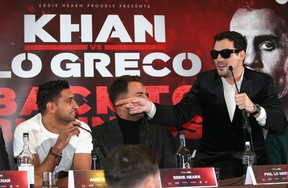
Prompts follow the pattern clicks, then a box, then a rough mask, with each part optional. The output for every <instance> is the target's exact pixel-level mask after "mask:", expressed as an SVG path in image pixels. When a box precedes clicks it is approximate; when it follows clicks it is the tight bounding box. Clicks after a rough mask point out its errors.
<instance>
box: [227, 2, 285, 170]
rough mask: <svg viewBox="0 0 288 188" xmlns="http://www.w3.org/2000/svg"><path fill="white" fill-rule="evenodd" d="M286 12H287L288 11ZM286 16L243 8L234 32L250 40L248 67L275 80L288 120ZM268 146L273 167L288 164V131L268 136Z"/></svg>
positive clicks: (237, 14) (233, 23)
mask: <svg viewBox="0 0 288 188" xmlns="http://www.w3.org/2000/svg"><path fill="white" fill-rule="evenodd" d="M283 6H284V5H283ZM287 8H288V7H287ZM285 11H286V12H287V9H285ZM280 15H281V16H280ZM285 15H286V16H287V15H288V14H287V13H285V12H281V14H277V13H276V12H275V11H274V10H272V9H270V8H261V9H256V8H255V9H242V8H241V9H238V10H237V11H236V12H235V13H234V15H233V17H232V19H231V23H230V30H233V31H237V32H239V33H241V34H242V35H244V36H245V37H246V38H247V46H248V47H247V51H246V58H245V60H244V64H245V65H247V66H248V67H249V68H251V69H254V70H256V71H259V72H264V73H267V74H269V75H271V76H272V77H273V79H274V83H275V85H276V88H277V89H278V96H279V97H280V101H281V103H282V106H283V108H284V111H285V113H286V118H287V117H288V30H287V28H288V22H286V17H285ZM266 142H267V154H268V160H269V164H287V162H288V129H287V130H286V132H285V133H281V134H279V133H277V132H273V131H270V132H268V134H267V137H266Z"/></svg>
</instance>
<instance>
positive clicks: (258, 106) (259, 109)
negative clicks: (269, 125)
mask: <svg viewBox="0 0 288 188" xmlns="http://www.w3.org/2000/svg"><path fill="white" fill-rule="evenodd" d="M255 108H256V111H255V112H253V113H251V114H252V115H253V116H255V115H256V114H258V113H259V112H260V111H261V106H260V105H259V104H255Z"/></svg>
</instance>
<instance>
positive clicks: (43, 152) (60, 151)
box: [13, 80, 92, 187]
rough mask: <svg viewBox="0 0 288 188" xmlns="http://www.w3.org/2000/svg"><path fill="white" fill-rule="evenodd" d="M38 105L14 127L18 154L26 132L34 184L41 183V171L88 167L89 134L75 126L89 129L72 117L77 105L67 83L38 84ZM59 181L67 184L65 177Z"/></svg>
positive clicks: (57, 81)
mask: <svg viewBox="0 0 288 188" xmlns="http://www.w3.org/2000/svg"><path fill="white" fill-rule="evenodd" d="M37 106H38V109H39V112H40V113H38V114H37V115H35V116H34V117H32V118H31V119H28V120H26V121H24V122H23V123H21V124H19V125H18V126H17V127H16V130H15V132H14V141H13V149H14V156H15V157H17V156H18V155H19V153H20V152H21V151H22V149H23V133H25V132H27V133H28V134H29V149H30V151H31V152H32V153H33V155H34V168H35V169H34V173H35V186H41V185H42V174H43V172H53V171H54V172H62V171H66V172H67V171H68V170H72V169H73V170H90V169H91V164H92V159H91V150H92V137H91V134H89V133H88V132H86V131H83V130H82V129H79V127H77V126H81V127H83V128H85V129H88V130H90V128H89V126H88V125H87V124H85V123H84V122H80V121H78V120H76V119H75V116H76V111H77V108H78V105H77V103H76V102H75V100H74V94H73V93H72V92H71V90H70V86H69V84H68V82H67V81H64V80H55V81H49V82H46V83H44V84H42V85H40V86H39V88H38V93H37ZM75 125H77V126H75ZM59 184H60V185H59V186H64V187H65V186H67V178H65V179H63V180H59Z"/></svg>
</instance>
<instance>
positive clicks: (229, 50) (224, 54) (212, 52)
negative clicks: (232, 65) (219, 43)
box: [210, 49, 242, 59]
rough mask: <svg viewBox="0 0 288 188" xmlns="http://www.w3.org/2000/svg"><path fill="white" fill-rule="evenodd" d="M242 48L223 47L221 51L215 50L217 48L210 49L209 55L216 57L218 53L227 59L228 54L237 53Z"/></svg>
mask: <svg viewBox="0 0 288 188" xmlns="http://www.w3.org/2000/svg"><path fill="white" fill-rule="evenodd" d="M240 51H242V50H239V49H223V50H221V51H217V50H210V55H211V57H212V59H217V57H218V55H219V54H220V55H221V57H223V58H224V59H227V58H229V57H230V55H231V54H232V53H238V52H240Z"/></svg>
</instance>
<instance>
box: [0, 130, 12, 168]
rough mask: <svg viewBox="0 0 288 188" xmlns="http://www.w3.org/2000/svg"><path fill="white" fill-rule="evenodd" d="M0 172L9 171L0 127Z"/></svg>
mask: <svg viewBox="0 0 288 188" xmlns="http://www.w3.org/2000/svg"><path fill="white" fill-rule="evenodd" d="M0 170H10V165H9V160H8V153H7V151H6V147H5V140H4V137H3V133H2V129H1V127H0Z"/></svg>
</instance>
